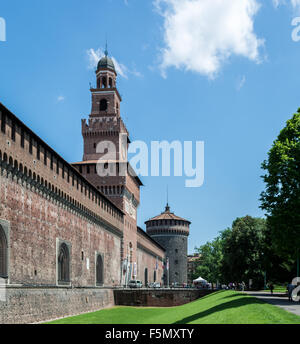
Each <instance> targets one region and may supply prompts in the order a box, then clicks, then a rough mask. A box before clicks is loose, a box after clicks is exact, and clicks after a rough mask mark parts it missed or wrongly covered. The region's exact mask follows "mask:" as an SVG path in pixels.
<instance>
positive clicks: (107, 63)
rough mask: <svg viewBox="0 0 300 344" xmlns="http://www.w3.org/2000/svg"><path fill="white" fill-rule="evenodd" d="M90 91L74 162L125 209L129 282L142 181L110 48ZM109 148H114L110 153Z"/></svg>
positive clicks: (125, 261)
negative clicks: (132, 160) (132, 157)
mask: <svg viewBox="0 0 300 344" xmlns="http://www.w3.org/2000/svg"><path fill="white" fill-rule="evenodd" d="M90 91H91V94H92V110H91V114H90V115H89V119H88V121H86V120H85V119H83V120H82V136H83V141H84V153H83V161H81V162H78V163H74V164H72V165H73V166H74V167H75V168H76V169H78V170H79V172H80V173H81V174H82V175H83V176H84V177H85V178H86V179H87V180H89V181H90V182H91V183H93V184H94V185H95V186H96V187H97V188H98V189H99V190H100V191H101V192H103V193H104V194H105V195H106V196H107V197H108V198H109V199H110V200H111V201H112V202H113V203H115V204H116V206H118V207H119V208H120V209H121V210H122V211H123V212H124V213H125V216H124V234H123V241H122V247H121V259H122V262H121V264H122V265H121V266H122V283H125V281H126V280H127V281H128V280H129V279H131V278H134V277H135V276H136V270H137V269H136V243H137V208H138V206H139V203H140V186H141V185H142V183H141V181H140V179H139V178H138V177H137V176H135V175H134V173H133V171H132V168H131V167H130V166H129V164H128V162H127V148H128V145H129V143H130V140H129V133H128V131H127V129H126V126H125V124H124V122H123V121H122V118H121V116H120V104H121V101H122V98H121V96H120V93H119V92H118V89H117V72H116V69H115V66H114V62H113V60H112V59H111V58H110V57H109V56H108V52H107V49H106V51H105V56H103V57H102V58H101V60H100V61H99V63H98V66H97V70H96V88H91V89H90ZM112 147H113V149H112ZM108 149H109V152H111V151H112V153H110V155H109V156H108V155H107V153H108ZM100 158H101V162H99V159H100ZM99 168H101V171H100V170H99ZM99 171H100V172H99ZM128 171H130V172H131V173H128ZM125 266H127V269H126V268H125Z"/></svg>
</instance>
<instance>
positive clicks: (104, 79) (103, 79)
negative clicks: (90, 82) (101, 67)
mask: <svg viewBox="0 0 300 344" xmlns="http://www.w3.org/2000/svg"><path fill="white" fill-rule="evenodd" d="M106 86H107V83H106V77H103V78H102V88H106Z"/></svg>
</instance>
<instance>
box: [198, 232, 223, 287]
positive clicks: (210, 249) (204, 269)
mask: <svg viewBox="0 0 300 344" xmlns="http://www.w3.org/2000/svg"><path fill="white" fill-rule="evenodd" d="M222 246H223V245H222V239H221V238H216V239H215V240H213V241H212V242H207V243H206V244H205V245H203V246H201V247H200V248H198V249H197V251H198V253H199V254H200V255H201V265H199V266H198V267H197V269H196V273H195V275H194V276H193V278H194V279H196V278H197V277H199V276H201V277H202V278H204V279H206V280H207V281H210V282H217V281H221V279H222V276H221V262H222V258H223V252H222Z"/></svg>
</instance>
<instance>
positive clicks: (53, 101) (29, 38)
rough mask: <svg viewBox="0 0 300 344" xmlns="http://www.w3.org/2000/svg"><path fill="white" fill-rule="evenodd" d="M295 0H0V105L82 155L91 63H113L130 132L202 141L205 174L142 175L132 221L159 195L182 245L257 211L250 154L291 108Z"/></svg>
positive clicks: (298, 55) (261, 150) (138, 136)
mask: <svg viewBox="0 0 300 344" xmlns="http://www.w3.org/2000/svg"><path fill="white" fill-rule="evenodd" d="M299 9H300V1H297V0H290V1H289V0H286V1H278V0H277V1H272V0H264V1H262V0H193V1H191V0H181V1H179V0H160V1H141V0H127V1H124V0H87V1H79V0H64V1H58V0H51V1H50V0H43V1H40V0H27V1H23V0H10V1H3V0H1V3H0V17H2V18H4V19H5V21H6V27H7V28H6V39H7V40H6V42H0V101H1V102H2V103H4V105H6V106H7V107H8V108H9V109H10V110H12V111H13V112H14V113H15V114H16V115H17V116H18V117H19V118H20V119H21V120H22V121H24V122H25V123H26V124H27V125H28V126H30V127H31V128H32V129H33V130H34V131H35V132H36V133H37V134H38V135H40V136H41V137H42V138H43V139H44V140H45V141H46V142H47V143H48V144H50V145H51V146H52V147H53V148H54V149H55V150H56V151H57V152H58V153H60V154H61V155H62V156H63V157H65V159H66V160H68V161H70V162H73V161H79V160H81V158H82V137H81V118H86V117H87V116H88V114H89V113H90V92H89V83H90V82H91V83H92V84H94V83H95V75H94V69H93V63H94V61H93V59H92V58H91V53H93V54H97V53H99V52H100V50H103V49H104V46H105V40H106V37H107V39H108V44H109V53H110V54H111V55H112V56H113V57H114V58H115V59H116V61H117V63H118V64H119V66H120V74H121V75H119V78H118V88H119V90H120V93H121V94H122V96H123V102H122V104H121V114H122V117H123V119H124V120H125V122H126V124H127V127H128V129H129V131H130V134H131V140H143V141H145V142H147V143H150V142H151V141H152V140H159V141H161V140H168V141H170V142H171V141H173V140H181V141H184V140H188V141H193V142H195V141H204V142H205V182H204V185H203V186H202V187H200V188H186V187H185V183H184V181H185V177H169V178H167V177H144V178H142V179H143V182H144V184H145V186H144V187H143V188H142V190H141V206H140V208H139V213H138V222H139V224H140V225H141V226H143V227H144V225H143V223H144V221H145V220H147V219H148V218H149V217H152V216H155V215H157V214H158V213H160V212H161V211H162V210H163V208H164V206H165V203H166V187H167V185H168V187H169V203H170V205H171V208H172V210H174V211H175V213H176V214H178V215H179V216H183V217H185V218H188V219H189V220H190V221H191V222H192V226H191V234H190V238H189V252H190V253H191V252H193V249H194V247H195V246H199V245H201V244H204V243H205V242H206V241H208V240H212V239H213V238H214V237H216V236H217V234H218V232H219V231H221V230H223V229H225V228H226V227H228V226H230V225H231V223H232V221H233V220H234V219H235V218H236V217H239V216H244V215H247V214H249V215H252V216H263V213H262V211H261V210H260V209H259V195H260V192H261V191H262V190H263V188H264V185H263V183H262V180H261V178H260V176H261V175H262V173H263V171H262V170H261V168H260V165H261V162H262V161H263V160H264V159H265V158H266V157H267V151H268V150H269V148H270V147H271V145H272V142H273V141H274V139H275V138H276V136H277V135H278V133H279V131H280V129H281V128H282V127H283V126H284V125H285V122H286V121H287V120H288V119H289V118H290V117H291V115H292V114H293V113H294V112H296V110H297V109H298V108H299V107H300V78H299V75H300V73H299V70H300V62H299V61H300V41H298V42H295V41H293V40H292V31H293V30H294V27H293V26H292V25H291V22H292V20H293V18H295V17H297V16H298V17H299V16H300V12H299Z"/></svg>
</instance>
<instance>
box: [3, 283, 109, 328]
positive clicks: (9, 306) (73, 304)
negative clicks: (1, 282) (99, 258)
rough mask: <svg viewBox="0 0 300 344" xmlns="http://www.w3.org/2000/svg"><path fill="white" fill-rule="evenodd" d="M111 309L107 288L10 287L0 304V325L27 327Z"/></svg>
mask: <svg viewBox="0 0 300 344" xmlns="http://www.w3.org/2000/svg"><path fill="white" fill-rule="evenodd" d="M113 305H114V297H113V289H111V288H69V287H49V288H47V287H41V288H38V287H34V288H33V287H28V288H26V287H17V286H15V287H13V286H8V287H7V289H6V302H3V301H2V302H1V301H0V323H1V324H25V323H26V324H28V323H34V322H41V321H47V320H50V319H56V318H60V317H66V316H72V315H77V314H80V313H87V312H92V311H96V310H99V309H102V308H106V307H112V306H113Z"/></svg>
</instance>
